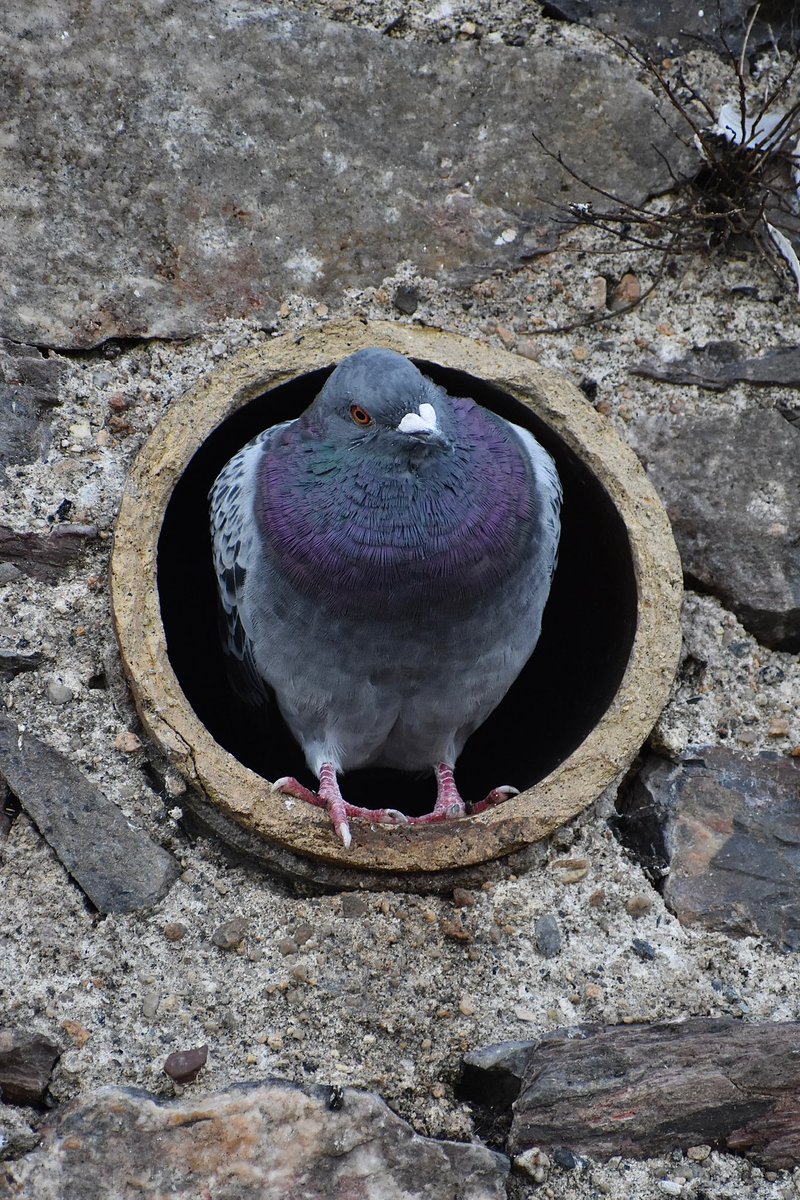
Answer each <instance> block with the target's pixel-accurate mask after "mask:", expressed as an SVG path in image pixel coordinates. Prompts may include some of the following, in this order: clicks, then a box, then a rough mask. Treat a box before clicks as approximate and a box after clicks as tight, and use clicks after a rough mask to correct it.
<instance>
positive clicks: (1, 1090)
mask: <svg viewBox="0 0 800 1200" xmlns="http://www.w3.org/2000/svg"><path fill="white" fill-rule="evenodd" d="M60 1054H61V1051H60V1050H59V1048H58V1046H56V1045H55V1043H54V1042H51V1041H50V1039H49V1038H46V1037H42V1035H41V1034H39V1033H28V1032H27V1031H25V1030H23V1029H0V1099H2V1101H3V1103H4V1104H29V1105H34V1106H35V1105H40V1104H43V1103H44V1099H45V1093H46V1091H47V1087H48V1085H49V1083H50V1075H51V1073H52V1070H53V1067H54V1066H55V1063H56V1060H57V1059H58V1057H59V1055H60Z"/></svg>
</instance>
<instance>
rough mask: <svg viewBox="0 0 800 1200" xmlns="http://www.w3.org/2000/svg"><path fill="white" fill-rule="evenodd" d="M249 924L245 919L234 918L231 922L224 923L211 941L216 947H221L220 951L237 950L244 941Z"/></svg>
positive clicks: (214, 933)
mask: <svg viewBox="0 0 800 1200" xmlns="http://www.w3.org/2000/svg"><path fill="white" fill-rule="evenodd" d="M248 924H249V922H247V921H246V920H245V918H244V917H232V918H231V919H230V921H223V923H222V924H221V925H218V926H217V928H216V929H215V930H214V932H213V933H212V935H211V941H212V942H213V943H214V945H215V946H219V948H220V950H235V949H236V947H237V946H240V945H241V944H242V942H243V941H244V939H245V935H246V933H247V929H248Z"/></svg>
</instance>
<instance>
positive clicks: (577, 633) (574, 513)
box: [158, 358, 637, 815]
mask: <svg viewBox="0 0 800 1200" xmlns="http://www.w3.org/2000/svg"><path fill="white" fill-rule="evenodd" d="M414 361H415V362H416V365H417V366H418V367H419V368H420V370H422V371H423V372H424V373H425V374H426V375H429V376H430V377H431V378H432V379H434V380H435V382H436V383H439V384H441V385H442V386H443V387H445V388H446V389H447V391H448V392H450V394H451V395H455V396H470V397H472V398H473V399H475V400H477V401H478V402H479V403H481V404H483V405H485V406H486V407H487V408H491V409H493V410H494V411H495V412H498V413H500V415H501V416H503V417H506V418H507V419H508V420H511V421H514V422H515V423H516V424H518V425H523V426H525V427H527V428H528V429H530V430H531V432H532V433H533V434H534V435H535V436H536V437H537V438H538V440H539V441H540V442H541V443H542V445H544V447H545V448H546V449H547V450H548V451H549V452H550V454H552V456H553V458H554V459H555V462H556V465H557V467H558V471H559V475H560V476H561V481H562V485H563V488H564V503H563V509H562V532H561V542H560V546H559V559H558V567H557V569H556V573H555V577H554V580H553V588H552V592H551V595H550V599H549V601H548V604H547V607H546V609H545V614H544V621H543V626H542V634H541V637H540V640H539V643H538V645H537V648H536V650H535V652H534V654H533V656H532V657H531V659H530V660H529V662H528V664H527V665H526V667H525V669H524V670H523V672H522V674H521V675H520V676H519V678H518V679H517V681H516V682H515V684H514V685H513V687H512V688H511V690H510V691H509V693H508V694H507V695H506V697H505V699H504V700H503V702H502V703H501V704H500V705H499V707H498V708H497V709H495V711H494V713H492V715H491V716H490V717H489V719H488V720H487V721H486V722H485V723H484V725H483V726H482V727H481V728H480V729H479V730H477V731H476V732H475V733H474V734H473V735H472V737H471V738H470V739H469V741H468V742H467V744H466V746H465V748H464V750H463V752H462V754H461V756H460V758H459V760H458V763H457V766H456V779H457V782H458V784H459V787H460V789H461V792H462V795H463V796H464V799H465V800H466V801H468V802H472V803H474V802H477V801H479V800H481V799H482V798H483V797H484V796H485V795H486V794H487V792H488V791H489V790H490V789H491V788H492V787H494V786H496V785H497V784H499V783H511V784H513V785H514V786H515V787H517V788H519V789H520V791H522V790H525V789H527V788H530V787H532V786H533V785H534V784H536V783H538V782H539V780H540V779H543V778H544V777H545V776H546V775H549V774H550V772H551V771H552V770H553V769H554V768H555V767H557V766H558V765H559V763H561V762H563V761H564V760H565V759H566V758H568V756H569V755H570V754H571V753H572V752H573V751H574V750H575V749H577V747H578V746H579V745H580V744H581V742H582V741H583V740H584V738H585V737H586V736H587V734H588V733H589V732H590V731H591V729H592V728H593V727H594V726H595V725H596V724H597V722H598V720H599V719H600V717H601V716H602V715H603V713H604V712H605V711H606V710H607V709H608V707H609V705H610V703H611V701H612V700H613V698H614V696H615V694H616V691H617V689H618V687H619V684H620V681H621V679H622V676H623V674H624V673H625V668H626V666H627V664H628V659H629V657H630V651H631V646H632V644H633V637H634V633H635V630H636V612H637V596H636V578H635V573H634V567H633V558H632V554H631V548H630V542H629V538H628V534H627V530H626V528H625V524H624V522H623V521H622V519H621V517H620V515H619V513H618V512H617V510H616V508H615V507H614V505H613V503H612V502H611V499H610V497H609V495H608V492H607V491H606V489H605V488H604V487H603V485H602V484H601V483H600V481H599V480H598V479H597V478H596V477H595V476H594V475H592V473H591V472H590V471H589V469H588V468H587V466H586V465H585V464H584V463H583V462H582V461H581V460H580V458H578V456H577V455H576V454H575V453H574V452H572V451H571V450H570V449H569V447H568V446H566V445H565V443H564V441H563V440H562V439H561V438H560V437H558V436H557V435H556V434H555V433H554V432H553V431H552V430H551V429H549V428H548V426H547V425H546V424H545V423H544V422H543V421H542V420H541V419H539V418H538V417H537V416H536V415H535V414H534V413H533V412H531V410H530V409H529V408H526V406H525V405H524V404H522V403H520V401H519V400H516V399H515V398H514V397H513V396H511V395H509V394H508V393H506V392H503V391H502V390H500V389H499V388H497V387H496V386H494V385H492V384H491V383H488V382H487V381H486V380H483V379H478V378H476V377H475V376H473V375H469V374H467V373H465V372H463V371H456V370H452V369H448V368H446V367H442V366H440V365H438V364H436V363H433V362H428V361H425V360H423V359H419V358H415V359H414ZM332 369H333V365H331V367H329V368H326V369H323V370H317V371H312V372H308V373H305V374H302V375H299V376H298V377H297V378H296V379H293V380H291V381H290V382H289V383H284V384H282V385H280V386H278V387H276V388H273V389H271V390H269V391H265V392H262V393H261V394H260V395H258V396H256V397H255V398H254V399H252V400H250V401H249V403H247V404H245V405H243V407H242V408H240V409H238V410H237V411H236V412H235V413H233V414H232V415H231V416H230V417H228V419H227V420H225V421H223V423H222V424H221V425H220V426H219V427H218V428H217V429H215V430H214V431H213V433H211V435H210V436H209V437H207V438H206V440H205V441H204V442H203V444H202V446H201V447H199V449H198V450H197V452H196V453H195V455H194V456H193V458H192V460H191V462H190V463H189V464H188V466H187V468H186V470H185V471H184V473H183V475H182V476H181V478H180V480H179V481H178V483H177V484H176V486H175V490H174V492H173V494H172V497H171V499H170V501H169V504H168V506H167V510H166V513H165V516H164V523H163V525H162V528H161V534H160V537H159V540H158V594H159V599H160V605H161V616H162V620H163V624H164V634H165V637H166V644H167V652H168V655H169V660H170V663H171V665H172V668H173V670H174V672H175V674H176V675H177V677H178V680H179V682H180V685H181V687H182V689H183V691H184V693H185V695H186V698H187V700H188V701H189V704H190V705H191V706H192V708H193V709H194V711H195V713H196V714H197V716H198V718H199V719H200V721H202V723H203V724H204V725H205V727H206V729H207V730H208V731H209V732H210V733H211V734H212V736H213V737H214V739H215V740H216V741H217V742H218V743H219V744H220V745H221V746H223V747H224V748H225V749H226V750H228V751H229V752H230V753H231V754H232V755H234V757H235V758H237V759H238V760H239V762H241V763H243V764H244V765H245V766H247V767H249V768H250V769H251V770H253V771H255V772H256V773H257V774H259V775H262V776H263V777H264V778H265V779H277V778H279V777H280V776H282V775H296V776H297V777H298V778H299V779H300V780H301V782H303V783H305V784H306V785H307V786H309V787H314V786H315V785H316V781H315V780H314V778H313V776H312V775H311V773H310V772H309V770H308V768H307V767H306V765H305V760H304V758H303V755H302V753H301V751H300V748H299V747H298V745H297V743H296V742H295V741H294V739H293V738H292V736H291V734H290V733H289V731H288V729H287V728H286V726H285V725H284V724H283V721H282V720H281V718H280V715H279V714H278V713H277V710H276V711H275V712H274V715H273V716H272V719H271V721H270V724H269V726H268V727H266V728H265V726H264V715H263V712H261V711H259V712H255V711H254V710H253V709H252V708H251V707H250V706H248V705H247V704H246V703H244V702H243V701H241V700H240V699H239V697H238V696H237V694H236V691H235V689H234V688H233V687H231V685H230V682H229V678H228V673H227V670H226V664H225V655H224V653H223V650H222V641H221V637H220V633H219V624H218V612H217V591H216V583H215V580H214V575H213V571H212V566H211V561H212V560H211V540H210V534H209V521H208V500H207V497H208V493H209V490H210V488H211V485H212V483H213V482H214V480H215V479H216V477H217V475H218V473H219V472H220V470H221V469H222V467H223V466H224V465H225V463H226V462H227V461H228V459H229V458H230V457H231V456H232V455H233V454H235V453H236V451H237V450H239V449H240V448H241V447H242V446H243V445H244V444H245V442H247V441H249V440H250V438H252V437H254V436H255V435H256V434H257V433H259V432H260V431H261V430H262V429H265V428H267V427H268V426H271V425H276V424H278V423H279V422H281V421H285V420H288V419H290V418H292V417H296V416H299V414H300V413H301V412H302V411H303V410H304V409H305V408H307V407H308V405H309V404H310V403H311V402H312V400H313V399H314V398H315V396H316V395H317V393H318V392H319V390H320V388H321V387H322V385H323V383H324V382H325V379H326V378H327V376H328V375H329V374H330V371H331V370H332ZM199 648H202V652H198V651H199ZM342 790H343V793H344V795H345V796H346V798H347V799H348V800H350V802H351V803H354V804H359V805H362V806H364V807H367V808H370V807H372V808H378V807H389V808H398V809H400V811H401V812H407V813H409V814H411V815H416V814H418V813H422V812H428V811H430V809H431V808H432V807H433V802H434V800H435V795H436V787H435V780H434V777H433V774H432V773H431V774H430V775H420V774H417V775H408V774H404V773H403V772H399V771H391V770H379V769H371V770H370V769H368V770H361V771H352V772H350V773H349V774H347V775H345V776H343V781H342Z"/></svg>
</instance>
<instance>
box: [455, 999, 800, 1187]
mask: <svg viewBox="0 0 800 1200" xmlns="http://www.w3.org/2000/svg"><path fill="white" fill-rule="evenodd" d="M798 1045H800V1024H796V1023H785V1024H784V1023H770V1022H767V1021H764V1022H757V1023H753V1024H747V1023H745V1022H743V1021H737V1020H734V1019H732V1018H718V1019H717V1018H706V1017H698V1018H692V1019H690V1020H687V1021H681V1022H675V1023H669V1024H667V1023H664V1024H655V1025H649V1024H631V1025H586V1026H581V1027H578V1028H577V1029H575V1028H573V1029H569V1030H556V1031H555V1032H553V1033H552V1034H547V1035H545V1036H544V1037H543V1038H542V1039H541V1040H539V1041H538V1042H528V1043H520V1042H509V1043H506V1044H505V1048H504V1046H503V1045H500V1046H494V1047H487V1048H486V1049H485V1050H481V1051H477V1052H475V1053H473V1054H471V1055H469V1056H468V1057H467V1060H466V1062H467V1064H468V1070H467V1071H466V1073H465V1083H466V1087H467V1093H468V1095H469V1096H471V1097H473V1098H474V1099H475V1100H476V1101H478V1102H484V1103H485V1102H486V1100H485V1099H484V1100H483V1101H482V1100H481V1095H482V1092H481V1089H482V1088H483V1095H484V1097H488V1102H489V1103H492V1104H494V1105H496V1106H499V1107H509V1106H510V1105H511V1103H512V1101H513V1121H512V1126H511V1132H510V1135H509V1139H508V1146H509V1151H510V1152H511V1153H512V1154H515V1155H516V1154H519V1153H520V1152H521V1151H524V1150H527V1149H529V1148H531V1147H534V1146H537V1147H540V1148H541V1149H543V1150H545V1151H547V1152H552V1151H558V1150H561V1149H563V1150H568V1151H570V1152H573V1153H576V1154H586V1155H590V1156H591V1157H593V1158H599V1159H607V1158H611V1157H613V1156H615V1155H623V1156H624V1157H626V1158H649V1157H652V1156H654V1155H658V1154H667V1153H669V1152H671V1151H673V1150H675V1149H687V1150H688V1148H689V1147H697V1146H698V1145H701V1144H705V1143H708V1144H711V1145H719V1146H720V1147H721V1148H723V1149H727V1150H730V1151H737V1152H740V1153H745V1154H747V1156H748V1157H749V1158H752V1159H753V1160H754V1161H755V1162H757V1163H759V1165H761V1166H763V1167H767V1168H770V1169H791V1168H794V1167H797V1166H800V1055H799V1054H798V1052H797V1048H798Z"/></svg>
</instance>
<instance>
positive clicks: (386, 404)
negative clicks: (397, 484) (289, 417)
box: [306, 348, 454, 459]
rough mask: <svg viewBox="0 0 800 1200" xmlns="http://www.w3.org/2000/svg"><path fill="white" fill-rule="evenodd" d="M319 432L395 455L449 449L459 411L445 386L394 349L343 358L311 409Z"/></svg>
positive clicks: (311, 424) (310, 418)
mask: <svg viewBox="0 0 800 1200" xmlns="http://www.w3.org/2000/svg"><path fill="white" fill-rule="evenodd" d="M306 419H307V423H308V426H309V428H311V429H313V432H314V434H315V435H316V436H318V437H320V438H322V439H324V440H329V439H330V440H332V441H334V442H336V443H339V444H346V445H348V446H352V447H364V448H365V449H367V450H369V451H370V452H371V453H373V454H385V455H386V456H388V457H390V458H394V459H398V458H411V459H413V458H420V457H426V456H427V455H429V454H437V453H439V454H441V453H447V452H448V451H450V449H451V448H452V445H453V420H454V414H453V410H452V406H451V404H450V400H449V397H448V395H447V393H446V392H445V391H444V389H443V388H440V387H437V385H436V384H435V383H433V382H432V381H431V380H430V379H427V378H426V377H425V376H424V375H423V374H422V373H421V372H420V371H418V370H417V368H416V367H415V366H414V364H413V363H412V362H410V361H409V359H407V358H404V357H403V355H402V354H396V353H395V352H394V351H393V350H380V349H377V348H371V349H368V350H357V351H356V353H355V354H351V355H350V357H349V358H346V359H344V361H343V362H341V363H339V365H338V367H336V369H335V370H334V371H333V372H332V374H331V375H330V376H329V377H328V379H327V380H326V382H325V386H324V387H323V389H322V391H321V392H320V394H319V395H318V396H317V399H316V400H315V401H314V403H313V405H312V406H311V408H310V409H309V410H308V412H307V414H306Z"/></svg>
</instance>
